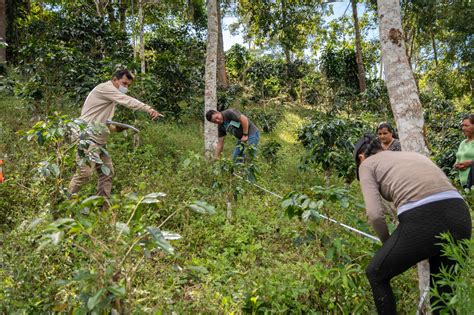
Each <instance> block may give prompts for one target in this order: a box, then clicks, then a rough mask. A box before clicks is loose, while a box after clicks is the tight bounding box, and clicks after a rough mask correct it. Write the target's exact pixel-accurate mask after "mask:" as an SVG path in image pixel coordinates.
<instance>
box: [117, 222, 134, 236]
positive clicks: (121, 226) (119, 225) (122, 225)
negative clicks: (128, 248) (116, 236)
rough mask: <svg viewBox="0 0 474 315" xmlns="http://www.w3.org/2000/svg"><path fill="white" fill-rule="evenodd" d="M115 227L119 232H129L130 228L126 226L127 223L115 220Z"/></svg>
mask: <svg viewBox="0 0 474 315" xmlns="http://www.w3.org/2000/svg"><path fill="white" fill-rule="evenodd" d="M115 229H116V230H117V232H119V233H120V234H127V235H128V234H130V228H129V227H128V225H127V224H125V223H123V222H117V223H115Z"/></svg>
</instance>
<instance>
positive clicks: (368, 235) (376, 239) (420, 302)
mask: <svg viewBox="0 0 474 315" xmlns="http://www.w3.org/2000/svg"><path fill="white" fill-rule="evenodd" d="M234 176H236V177H238V178H240V179H243V180H245V181H246V182H247V183H249V184H251V185H253V186H255V187H257V188H258V189H261V190H263V191H265V192H267V193H269V194H271V195H273V196H275V197H277V198H279V199H283V197H282V196H280V195H278V194H276V193H274V192H273V191H271V190H268V189H266V188H265V187H262V186H260V185H257V184H255V183H253V182H251V181H249V180H248V179H244V178H243V177H242V176H240V175H237V174H235V173H234ZM318 215H319V216H320V217H321V218H323V219H326V220H328V221H331V222H333V223H336V224H339V225H340V226H342V227H344V228H346V229H348V230H351V231H353V232H356V233H358V234H360V235H363V236H365V237H367V238H370V239H371V240H373V241H375V242H380V240H379V239H378V238H377V237H375V236H373V235H370V234H368V233H365V232H363V231H360V230H358V229H356V228H353V227H352V226H349V225H347V224H344V223H341V222H338V221H336V220H334V219H332V218H329V217H327V216H325V215H323V214H320V213H318ZM429 289H430V288H429V286H428V287H426V288H425V289H424V290H423V294H421V296H420V301H419V303H418V308H417V312H416V315H420V314H421V313H422V309H423V305H424V303H425V301H426V298H427V296H428V292H429Z"/></svg>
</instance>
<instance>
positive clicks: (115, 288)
mask: <svg viewBox="0 0 474 315" xmlns="http://www.w3.org/2000/svg"><path fill="white" fill-rule="evenodd" d="M107 290H108V291H109V292H110V293H112V294H113V295H115V296H116V297H124V296H125V287H121V286H119V285H118V284H114V285H112V286H110V287H108V288H107Z"/></svg>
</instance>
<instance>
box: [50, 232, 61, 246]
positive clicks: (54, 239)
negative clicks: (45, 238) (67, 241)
mask: <svg viewBox="0 0 474 315" xmlns="http://www.w3.org/2000/svg"><path fill="white" fill-rule="evenodd" d="M63 236H64V232H63V231H58V232H56V233H52V234H50V235H49V238H51V243H52V244H53V245H58V244H59V242H61V240H62V238H63Z"/></svg>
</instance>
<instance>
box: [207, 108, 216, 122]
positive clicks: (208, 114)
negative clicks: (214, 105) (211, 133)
mask: <svg viewBox="0 0 474 315" xmlns="http://www.w3.org/2000/svg"><path fill="white" fill-rule="evenodd" d="M215 113H217V111H215V110H213V109H211V110H208V111H207V113H206V119H207V121H210V122H212V115H214V114H215Z"/></svg>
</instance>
